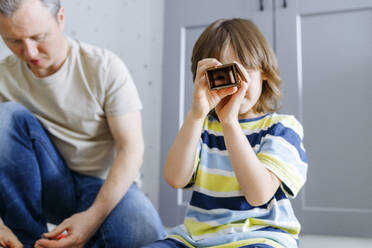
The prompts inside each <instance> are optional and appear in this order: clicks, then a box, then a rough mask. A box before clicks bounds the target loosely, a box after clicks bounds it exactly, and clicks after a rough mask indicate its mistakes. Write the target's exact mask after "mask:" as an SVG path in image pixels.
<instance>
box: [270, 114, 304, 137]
mask: <svg viewBox="0 0 372 248" xmlns="http://www.w3.org/2000/svg"><path fill="white" fill-rule="evenodd" d="M264 121H266V122H267V123H266V126H271V127H273V128H283V129H292V130H293V131H295V132H296V133H297V134H298V135H299V136H301V137H302V136H303V127H302V125H301V123H300V121H298V120H297V118H296V117H295V116H294V115H289V114H280V113H276V112H275V113H270V114H267V116H265V120H264Z"/></svg>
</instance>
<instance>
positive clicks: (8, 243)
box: [0, 223, 23, 248]
mask: <svg viewBox="0 0 372 248" xmlns="http://www.w3.org/2000/svg"><path fill="white" fill-rule="evenodd" d="M0 247H5V248H22V247H23V245H22V244H21V242H19V240H18V238H17V237H16V236H15V235H14V233H13V232H12V231H11V230H10V229H9V228H8V227H7V226H5V225H4V224H2V223H0Z"/></svg>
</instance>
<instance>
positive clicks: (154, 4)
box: [0, 0, 164, 207]
mask: <svg viewBox="0 0 372 248" xmlns="http://www.w3.org/2000/svg"><path fill="white" fill-rule="evenodd" d="M61 2H62V5H63V6H64V7H65V22H66V26H65V31H66V34H67V35H69V36H71V37H72V38H76V39H80V40H82V41H85V42H88V43H91V44H93V45H97V46H100V47H104V48H107V49H109V50H111V51H113V52H115V53H116V54H117V55H119V56H120V57H121V58H122V59H123V61H124V62H125V63H126V65H127V66H128V68H129V70H130V72H131V74H132V76H133V78H134V81H135V83H136V85H137V88H138V91H139V94H140V97H141V99H142V103H143V106H144V109H143V112H142V117H143V130H144V138H145V144H146V151H145V158H144V164H143V167H142V173H143V179H142V182H143V191H144V192H145V193H146V194H147V195H148V196H149V197H150V199H151V200H152V202H153V203H154V205H155V207H157V206H158V191H159V160H160V157H159V156H160V120H161V118H160V115H161V85H162V77H161V76H162V74H161V73H162V54H163V50H162V44H163V12H164V8H163V5H164V3H163V0H155V1H154V0H110V1H102V0H80V1H74V0H62V1H61ZM7 54H9V50H8V49H7V48H6V47H5V46H4V44H3V43H2V42H1V45H0V58H3V57H4V56H5V55H7Z"/></svg>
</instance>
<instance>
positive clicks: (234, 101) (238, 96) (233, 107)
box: [216, 61, 251, 123]
mask: <svg viewBox="0 0 372 248" xmlns="http://www.w3.org/2000/svg"><path fill="white" fill-rule="evenodd" d="M235 63H236V64H238V66H239V69H240V71H241V72H242V73H243V74H244V77H245V78H246V79H247V81H246V82H244V81H241V83H240V86H239V89H238V90H237V91H236V93H235V94H233V95H231V96H228V97H225V98H224V99H222V101H220V102H219V103H218V105H217V106H216V113H217V115H218V118H219V120H220V121H221V123H232V122H236V121H238V115H239V110H240V106H241V104H242V102H243V101H244V100H245V96H246V93H247V90H248V88H249V85H250V83H251V78H250V76H249V74H248V72H247V70H246V69H245V68H244V67H243V66H242V65H241V64H240V63H238V62H236V61H235Z"/></svg>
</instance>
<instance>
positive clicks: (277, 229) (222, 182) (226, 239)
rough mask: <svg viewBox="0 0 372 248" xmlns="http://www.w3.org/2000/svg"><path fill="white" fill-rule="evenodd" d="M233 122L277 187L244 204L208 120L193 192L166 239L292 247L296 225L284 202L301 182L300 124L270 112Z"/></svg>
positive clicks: (214, 124)
mask: <svg viewBox="0 0 372 248" xmlns="http://www.w3.org/2000/svg"><path fill="white" fill-rule="evenodd" d="M239 122H240V126H241V128H242V130H243V132H244V134H245V135H246V137H247V139H248V140H249V143H250V144H251V146H252V148H253V150H254V151H255V153H256V155H257V157H258V159H259V160H260V161H261V163H262V164H263V166H265V167H266V168H267V169H268V170H270V171H271V172H273V173H274V174H275V175H276V176H277V177H278V178H279V179H280V180H281V182H282V183H281V185H280V187H279V189H278V190H277V192H276V193H275V195H274V196H273V198H272V199H271V200H270V201H269V202H267V203H266V204H264V205H262V206H258V207H254V206H251V205H250V204H249V203H248V202H247V201H246V199H245V197H244V195H243V193H242V191H241V189H240V186H239V183H238V180H237V178H236V176H235V173H234V170H233V168H232V166H231V163H230V159H229V156H228V152H227V150H226V146H225V142H224V137H223V132H222V127H221V124H220V122H219V121H218V120H217V119H215V118H213V117H211V116H209V117H208V118H206V120H205V121H204V125H203V132H202V135H201V140H200V145H199V149H198V151H197V156H196V159H195V173H194V177H193V178H194V180H193V181H194V183H193V184H192V189H193V194H192V198H191V202H190V204H189V206H188V208H187V212H186V216H185V220H184V223H183V225H180V226H177V227H176V228H174V229H172V230H171V232H170V235H169V236H168V238H171V239H175V240H177V241H181V242H182V243H184V244H185V245H187V246H190V247H211V246H213V247H243V246H246V245H249V244H266V245H268V246H269V247H297V246H298V234H299V232H300V224H299V222H298V220H297V218H296V216H295V215H294V213H293V209H292V206H291V203H290V201H289V199H288V198H293V197H295V196H296V195H297V193H298V192H299V190H300V189H301V187H302V186H303V184H304V183H305V181H306V172H307V158H306V154H305V149H304V147H303V145H302V139H303V130H302V126H301V124H300V123H299V122H298V121H297V120H296V119H295V118H294V117H293V116H289V115H281V114H276V113H270V114H267V115H264V116H261V117H258V118H253V119H243V120H239Z"/></svg>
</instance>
